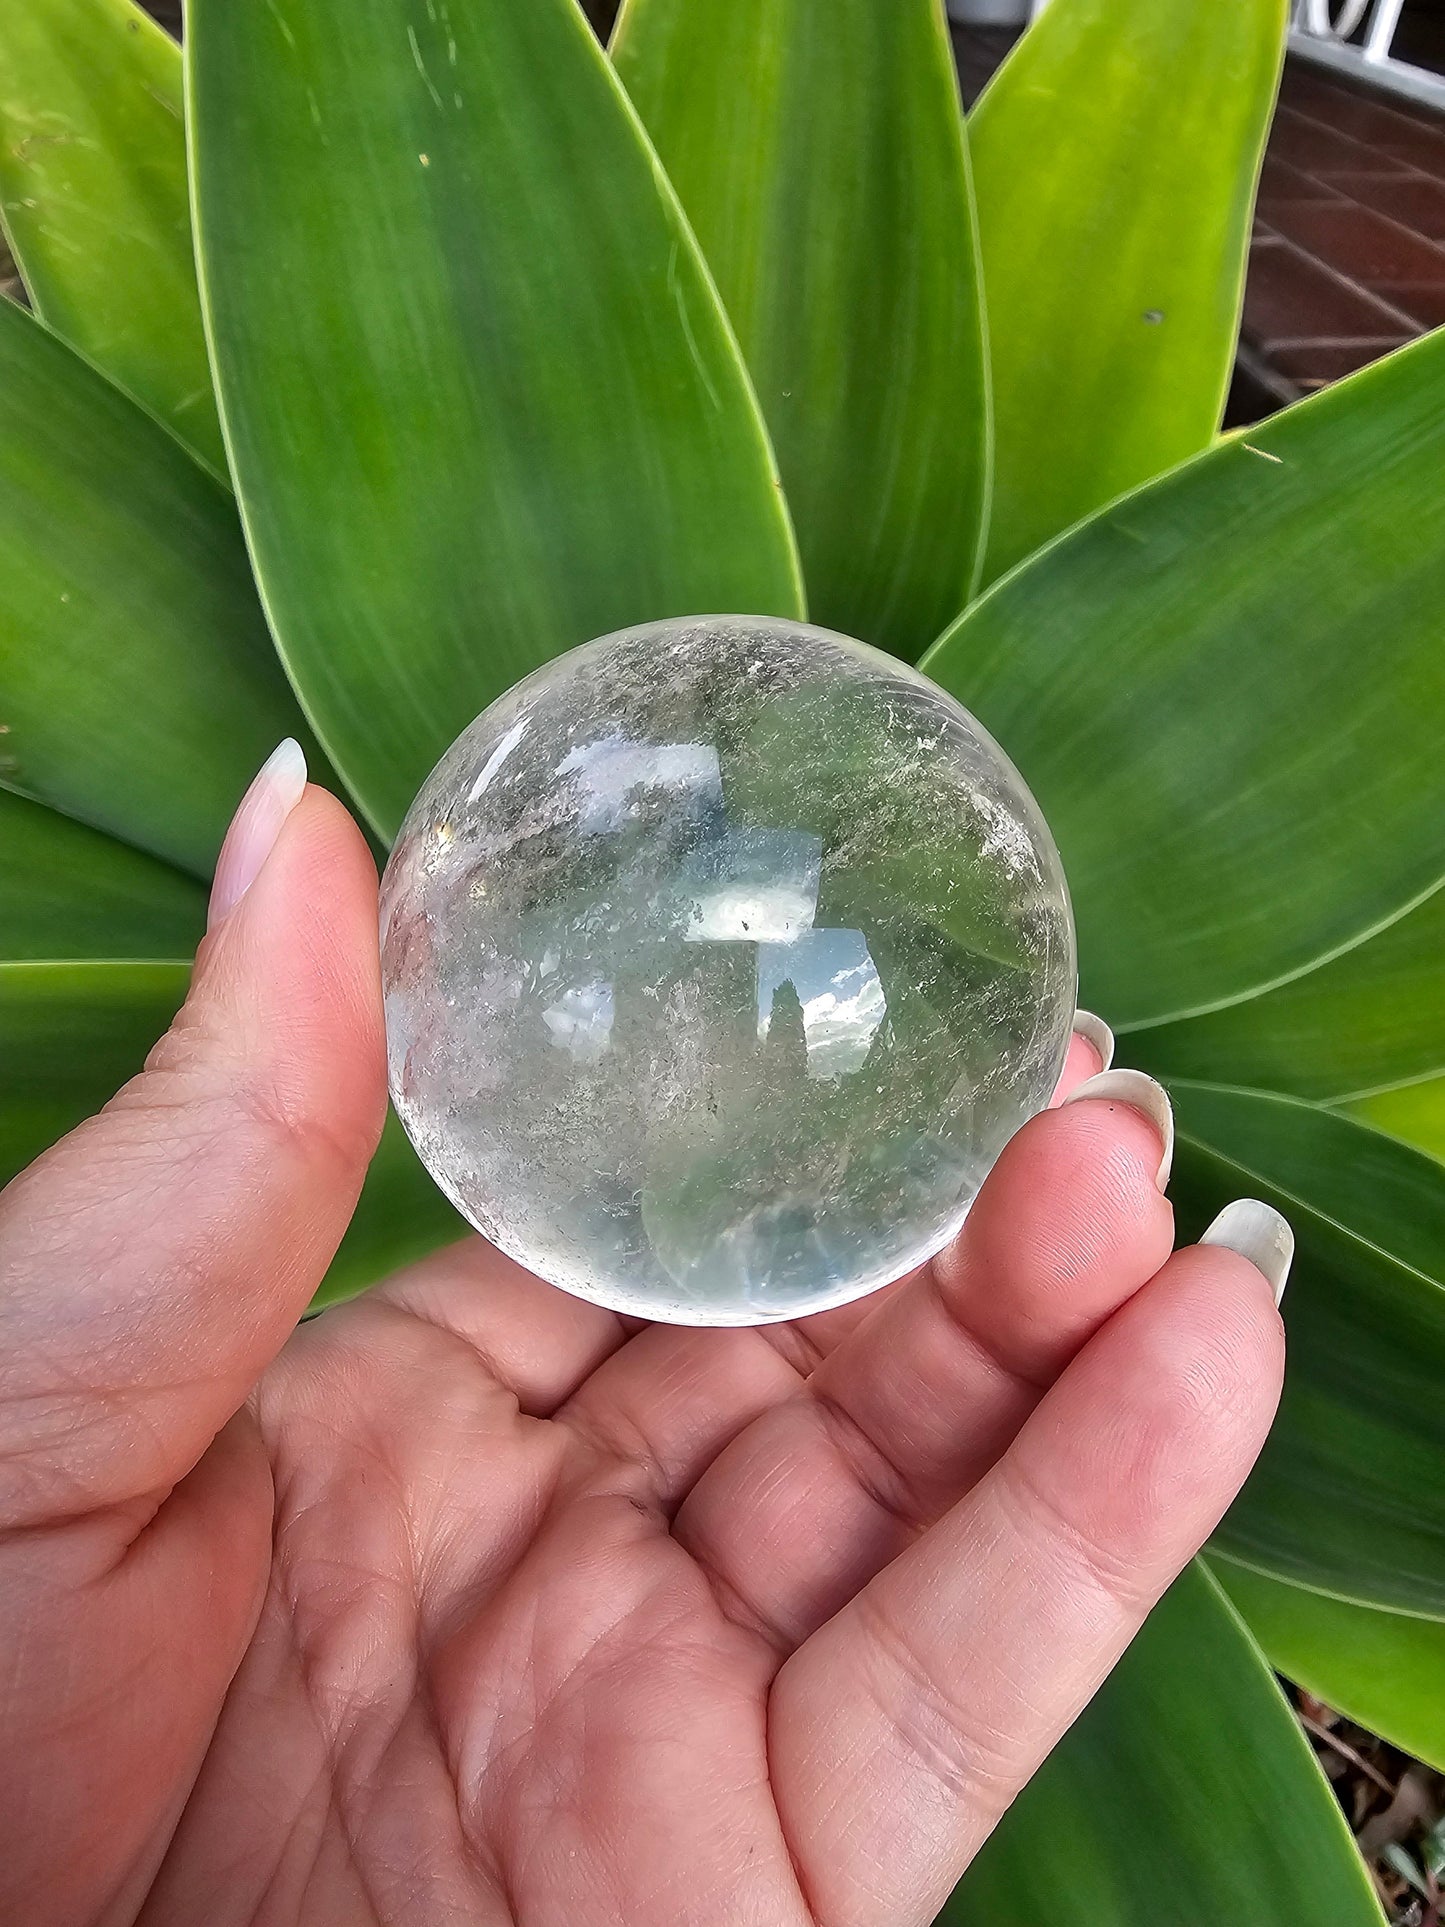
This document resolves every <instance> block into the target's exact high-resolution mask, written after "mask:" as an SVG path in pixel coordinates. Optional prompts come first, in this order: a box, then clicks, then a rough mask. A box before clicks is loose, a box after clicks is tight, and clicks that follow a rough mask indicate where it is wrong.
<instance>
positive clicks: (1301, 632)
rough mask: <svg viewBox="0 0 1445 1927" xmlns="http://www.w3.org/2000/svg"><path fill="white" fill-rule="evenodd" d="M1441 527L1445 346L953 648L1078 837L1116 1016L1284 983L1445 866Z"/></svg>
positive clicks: (1270, 439)
mask: <svg viewBox="0 0 1445 1927" xmlns="http://www.w3.org/2000/svg"><path fill="white" fill-rule="evenodd" d="M1442 516H1445V333H1442V334H1438V335H1432V336H1429V337H1427V338H1426V339H1425V340H1424V341H1422V342H1420V343H1419V344H1417V345H1416V346H1414V347H1411V348H1408V349H1405V350H1404V351H1403V352H1401V353H1400V354H1397V355H1394V356H1392V357H1391V358H1390V359H1389V360H1387V361H1382V362H1379V363H1377V364H1376V365H1375V366H1374V367H1373V368H1370V369H1367V370H1366V371H1365V372H1364V373H1363V374H1361V375H1357V376H1355V377H1353V378H1352V379H1351V380H1349V381H1347V382H1341V383H1340V384H1339V385H1338V386H1337V387H1334V388H1331V389H1328V390H1327V391H1325V392H1324V393H1323V394H1321V395H1319V396H1317V397H1315V398H1313V399H1312V400H1310V401H1307V402H1303V403H1301V404H1299V405H1298V406H1297V407H1295V408H1291V409H1288V410H1287V411H1286V412H1285V413H1283V414H1281V415H1278V416H1276V417H1275V418H1274V419H1273V420H1272V421H1270V422H1268V423H1266V424H1264V425H1263V426H1262V427H1260V428H1258V429H1255V430H1253V431H1251V434H1250V436H1249V438H1248V439H1247V440H1244V441H1239V440H1236V441H1231V442H1226V443H1223V444H1221V445H1220V446H1219V447H1217V448H1215V449H1213V450H1212V451H1211V452H1210V453H1208V454H1206V455H1203V456H1201V457H1200V458H1199V459H1198V460H1196V461H1194V462H1192V463H1190V464H1188V465H1187V466H1186V467H1184V468H1182V469H1178V470H1176V471H1175V472H1174V473H1173V474H1171V475H1168V476H1165V477H1163V478H1162V479H1161V480H1159V481H1157V482H1154V483H1152V484H1150V485H1149V486H1147V487H1145V488H1143V489H1140V490H1139V491H1138V492H1137V493H1136V494H1134V495H1132V496H1129V497H1127V498H1126V499H1125V500H1124V501H1122V502H1118V503H1115V504H1114V505H1113V506H1112V507H1110V508H1108V509H1105V510H1104V511H1103V512H1102V513H1101V514H1099V515H1097V516H1096V517H1094V519H1093V520H1092V521H1089V522H1086V523H1085V524H1084V525H1083V526H1082V527H1080V528H1078V529H1075V530H1073V531H1072V532H1071V533H1070V534H1068V535H1066V536H1064V537H1063V538H1062V539H1061V540H1060V541H1059V542H1057V543H1056V544H1054V545H1053V546H1052V547H1051V548H1049V549H1046V550H1045V551H1044V552H1043V553H1042V554H1041V555H1039V556H1038V557H1036V558H1035V559H1034V560H1033V561H1032V562H1031V563H1029V564H1027V565H1026V566H1025V567H1024V568H1022V569H1020V570H1018V571H1017V572H1016V573H1015V574H1014V575H1012V576H1010V577H1009V578H1008V580H1007V581H1005V582H1001V583H1000V584H998V586H997V587H996V588H995V589H994V590H992V591H991V592H990V593H989V594H988V595H987V596H986V597H985V598H984V599H983V600H982V601H981V602H979V603H976V604H975V605H974V607H973V608H972V609H971V610H970V611H969V612H968V614H967V615H965V616H964V617H963V619H962V620H961V621H960V622H959V623H957V624H956V625H955V626H954V628H953V629H951V630H950V631H949V633H948V634H947V635H946V636H944V637H943V639H942V640H941V641H940V642H939V644H938V645H937V647H936V648H934V649H933V650H931V651H930V652H929V655H928V656H927V658H926V659H925V664H924V666H925V667H926V669H927V670H928V672H929V673H930V674H931V675H933V676H934V677H935V678H936V679H937V680H938V681H939V682H941V683H942V684H943V685H944V686H945V687H946V688H948V689H950V690H952V691H953V692H954V694H955V695H957V696H959V697H960V698H961V699H962V700H963V701H964V702H965V703H966V704H967V705H968V706H969V707H970V708H971V709H974V710H975V711H976V712H977V713H978V715H979V717H980V719H981V720H982V721H983V722H984V723H985V724H986V726H987V727H988V728H989V729H990V730H992V731H993V733H994V735H995V736H997V737H998V739H999V741H1000V742H1001V743H1002V744H1003V745H1004V747H1005V749H1006V750H1007V751H1008V752H1009V754H1010V756H1012V757H1013V759H1014V761H1015V762H1016V763H1017V764H1018V765H1019V767H1020V768H1021V769H1022V771H1023V773H1024V776H1025V778H1026V779H1027V781H1028V782H1029V784H1030V786H1031V787H1032V789H1033V791H1034V793H1035V795H1036V796H1037V797H1038V800H1039V802H1040V804H1041V805H1042V807H1043V810H1044V814H1045V815H1046V816H1047V817H1048V819H1049V822H1050V824H1051V825H1052V827H1053V831H1054V834H1055V836H1056V837H1057V839H1058V842H1059V846H1060V849H1061V850H1062V852H1063V858H1064V865H1065V868H1066V870H1067V871H1068V875H1069V882H1070V886H1071V888H1072V890H1073V893H1074V904H1075V909H1076V911H1077V914H1078V923H1079V956H1080V963H1081V967H1082V973H1083V980H1084V992H1083V994H1084V1000H1085V1002H1086V1003H1088V1005H1089V1006H1090V1008H1092V1009H1095V1010H1098V1011H1101V1012H1102V1013H1103V1014H1104V1015H1105V1016H1106V1017H1107V1018H1108V1019H1109V1021H1110V1022H1111V1023H1112V1024H1115V1025H1116V1026H1119V1027H1120V1028H1125V1027H1130V1026H1134V1025H1138V1024H1143V1023H1148V1022H1158V1021H1161V1020H1163V1019H1164V1018H1166V1017H1173V1016H1177V1015H1182V1014H1185V1013H1190V1012H1196V1011H1201V1010H1206V1009H1210V1008H1213V1007H1215V1006H1218V1005H1222V1004H1224V1003H1227V1002H1230V1001H1232V1000H1235V999H1238V998H1240V997H1242V996H1244V995H1247V994H1249V993H1251V992H1254V991H1258V990H1260V989H1262V988H1264V987H1267V986H1268V985H1271V984H1275V983H1278V982H1280V981H1281V980H1282V979H1284V978H1286V977H1288V976H1291V975H1293V974H1295V973H1297V972H1299V971H1301V970H1304V969H1306V968H1308V967H1309V966H1310V965H1312V964H1314V963H1316V962H1318V961H1319V960H1320V959H1322V958H1324V957H1327V956H1329V955H1331V954H1333V953H1334V952H1335V951H1338V950H1341V949H1343V948H1345V947H1346V946H1348V945H1349V944H1351V943H1353V942H1355V941H1357V940H1358V939H1359V938H1360V937H1361V936H1363V935H1364V934H1365V933H1367V932H1369V931H1370V930H1372V929H1374V928H1376V927H1377V926H1379V925H1380V924H1381V923H1383V922H1384V921H1386V920H1387V919H1389V918H1391V917H1393V916H1395V915H1396V914H1397V913H1398V912H1399V911H1400V909H1401V908H1402V907H1403V906H1404V905H1406V904H1408V903H1410V902H1412V901H1414V900H1416V899H1418V898H1419V897H1421V896H1422V895H1423V894H1424V893H1425V892H1426V891H1428V890H1430V889H1431V888H1433V887H1434V885H1435V884H1436V883H1438V882H1439V880H1440V878H1441V876H1442V874H1445V811H1441V810H1440V809H1438V808H1431V807H1429V806H1428V804H1427V802H1426V801H1425V799H1428V798H1429V797H1430V796H1431V795H1433V794H1434V793H1435V791H1436V789H1437V787H1438V782H1439V762H1440V747H1439V746H1440V742H1441V740H1442V737H1445V677H1442V676H1441V674H1440V641H1439V611H1440V608H1441V605H1442V603H1445V543H1442V542H1441V541H1440V539H1439V525H1440V522H1441V519H1442Z"/></svg>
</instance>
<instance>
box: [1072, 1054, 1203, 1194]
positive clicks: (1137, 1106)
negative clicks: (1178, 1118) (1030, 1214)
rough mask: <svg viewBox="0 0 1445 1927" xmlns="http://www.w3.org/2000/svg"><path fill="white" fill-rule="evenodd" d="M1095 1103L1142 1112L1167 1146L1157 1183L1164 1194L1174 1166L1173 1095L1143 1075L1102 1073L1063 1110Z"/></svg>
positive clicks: (1080, 1087) (1078, 1086) (1089, 1080)
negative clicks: (1122, 1105) (1121, 1105)
mask: <svg viewBox="0 0 1445 1927" xmlns="http://www.w3.org/2000/svg"><path fill="white" fill-rule="evenodd" d="M1092 1101H1097V1102H1100V1103H1104V1104H1127V1105H1128V1106H1129V1108H1130V1110H1131V1111H1138V1112H1139V1114H1140V1115H1141V1116H1142V1117H1147V1118H1148V1120H1149V1122H1150V1123H1151V1124H1152V1125H1153V1126H1154V1129H1155V1130H1156V1131H1157V1132H1158V1133H1159V1138H1160V1141H1161V1143H1162V1144H1163V1146H1164V1156H1163V1157H1162V1158H1161V1159H1160V1162H1159V1172H1158V1176H1157V1177H1156V1178H1155V1180H1154V1182H1155V1183H1156V1184H1157V1185H1158V1186H1159V1189H1160V1190H1161V1191H1162V1190H1164V1189H1165V1187H1166V1186H1167V1185H1168V1183H1169V1173H1170V1171H1171V1170H1172V1168H1173V1165H1174V1106H1173V1105H1172V1104H1171V1103H1170V1102H1169V1093H1168V1092H1167V1091H1166V1090H1165V1088H1164V1086H1163V1085H1162V1084H1156V1083H1155V1081H1154V1079H1153V1078H1152V1077H1146V1076H1145V1075H1144V1073H1143V1071H1100V1072H1099V1073H1098V1075H1097V1076H1095V1077H1088V1078H1085V1080H1084V1082H1083V1083H1082V1084H1076V1085H1075V1086H1074V1088H1073V1090H1071V1091H1070V1092H1069V1094H1068V1096H1067V1097H1066V1098H1065V1099H1064V1102H1063V1104H1061V1105H1060V1106H1059V1109H1060V1110H1063V1109H1064V1108H1065V1107H1066V1106H1068V1105H1070V1104H1084V1103H1089V1102H1092Z"/></svg>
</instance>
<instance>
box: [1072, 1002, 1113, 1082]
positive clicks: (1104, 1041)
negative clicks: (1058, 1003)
mask: <svg viewBox="0 0 1445 1927" xmlns="http://www.w3.org/2000/svg"><path fill="white" fill-rule="evenodd" d="M1074 1035H1075V1037H1082V1038H1083V1040H1084V1042H1085V1043H1086V1044H1087V1045H1088V1046H1089V1048H1090V1049H1091V1050H1092V1051H1093V1052H1094V1054H1095V1056H1097V1058H1098V1060H1099V1069H1100V1071H1106V1070H1108V1068H1109V1066H1110V1065H1111V1064H1112V1063H1113V1061H1114V1033H1113V1031H1111V1030H1110V1028H1109V1026H1108V1025H1107V1024H1106V1023H1105V1022H1104V1020H1103V1018H1102V1017H1096V1016H1095V1015H1094V1013H1093V1011H1092V1010H1076V1011H1075V1012H1074Z"/></svg>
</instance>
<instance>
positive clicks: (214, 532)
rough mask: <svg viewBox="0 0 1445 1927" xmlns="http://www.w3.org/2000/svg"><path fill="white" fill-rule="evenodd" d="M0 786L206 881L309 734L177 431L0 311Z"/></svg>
mask: <svg viewBox="0 0 1445 1927" xmlns="http://www.w3.org/2000/svg"><path fill="white" fill-rule="evenodd" d="M0 725H3V726H4V734H3V735H0V783H3V784H5V785H7V786H8V787H10V788H12V789H17V790H21V791H23V792H25V793H26V794H28V795H31V796H35V797H38V798H39V799H40V800H41V801H42V802H45V803H49V804H52V805H53V806H54V807H55V808H56V809H59V810H61V811H63V812H64V813H65V814H66V815H68V816H74V817H78V818H80V819H81V820H82V821H84V822H87V823H90V824H93V825H94V826H95V827H96V828H98V829H102V830H107V831H109V832H110V833H111V834H112V835H113V836H117V837H119V838H121V839H122V840H123V841H125V842H128V843H134V844H137V845H138V846H140V847H141V848H143V849H147V850H150V851H152V852H153V853H154V854H155V855H157V856H161V857H164V858H166V859H167V860H168V861H170V862H172V863H175V864H178V865H179V866H180V867H181V868H182V869H186V870H190V871H192V872H193V873H195V874H196V875H198V876H208V875H209V874H210V869H211V866H212V864H213V863H214V861H215V856H216V852H217V850H218V849H219V847H220V842H221V838H222V836H223V835H224V833H225V829H226V824H227V822H228V821H229V819H230V815H231V812H232V810H233V809H234V808H235V806H236V804H237V802H238V801H239V799H240V797H241V794H242V792H243V790H244V789H245V787H246V785H247V783H248V782H249V781H250V779H251V777H252V776H253V775H254V774H255V772H256V770H257V768H258V767H259V766H260V764H261V762H262V761H263V760H264V759H265V757H266V756H267V755H269V753H270V752H271V750H272V749H274V748H275V746H276V744H277V743H278V742H279V741H280V740H281V738H282V737H283V736H295V735H300V736H302V738H303V740H305V738H306V731H305V726H304V724H303V722H302V720H301V715H300V711H299V710H298V709H297V707H296V703H295V700H294V698H293V697H292V695H291V692H290V690H289V689H288V688H287V686H286V678H285V676H284V674H283V673H282V670H281V666H280V664H279V663H278V662H277V660H276V655H275V651H274V650H273V649H272V647H271V642H270V638H269V636H268V635H267V632H266V624H265V619H264V617H263V616H262V614H261V609H260V606H259V604H258V602H257V600H256V592H255V587H254V584H253V583H252V580H251V574H250V570H249V567H248V566H247V562H246V551H245V547H244V545H243V543H242V540H241V532H240V530H239V528H238V527H237V524H236V514H235V505H234V504H233V502H232V501H231V498H230V496H229V495H228V494H227V493H226V491H225V489H224V488H222V487H221V485H220V484H219V483H218V482H217V481H215V480H214V479H213V478H212V477H211V476H210V475H208V474H207V473H206V472H205V471H204V470H203V469H202V468H200V467H199V466H198V465H197V464H196V463H195V462H194V461H193V460H192V459H191V457H190V455H188V454H187V453H186V451H185V449H183V448H182V447H181V445H180V443H179V442H177V441H176V440H175V439H174V438H173V437H172V436H171V435H169V434H167V432H166V431H165V429H163V428H161V427H160V426H159V425H158V424H157V423H156V422H154V421H153V420H152V419H151V417H150V416H149V415H147V414H146V413H145V411H144V410H143V409H141V408H139V407H137V405H136V404H135V403H134V402H133V401H131V400H130V399H129V398H128V397H127V396H125V395H123V394H122V393H121V392H120V390H119V389H118V388H114V387H112V386H111V384H110V383H109V382H108V381H106V380H105V379H104V378H103V377H102V376H101V375H99V374H98V373H97V372H96V371H95V369H94V368H91V367H89V366H88V365H87V364H86V363H85V362H84V361H82V360H81V358H80V357H79V356H78V355H77V354H75V353H74V352H73V350H71V349H70V348H68V347H66V345H65V344H64V342H62V341H60V340H59V339H57V338H56V337H55V336H54V335H52V334H49V333H48V332H47V331H46V330H45V329H44V328H42V327H41V326H40V324H39V323H38V322H37V321H35V320H34V319H33V317H32V316H30V315H28V314H26V313H25V312H24V311H23V310H22V309H20V308H17V307H15V306H14V305H13V304H11V303H9V302H0Z"/></svg>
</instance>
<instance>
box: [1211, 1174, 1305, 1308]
mask: <svg viewBox="0 0 1445 1927" xmlns="http://www.w3.org/2000/svg"><path fill="white" fill-rule="evenodd" d="M1199 1242H1200V1244H1202V1245H1218V1246H1219V1247H1220V1249H1221V1250H1224V1251H1237V1252H1238V1253H1239V1255H1240V1257H1241V1258H1248V1260H1249V1262H1250V1263H1251V1264H1252V1265H1253V1266H1254V1268H1255V1270H1256V1271H1258V1272H1260V1273H1261V1274H1262V1275H1263V1277H1264V1280H1265V1283H1266V1284H1267V1285H1268V1286H1269V1288H1270V1290H1271V1291H1272V1292H1273V1293H1274V1302H1275V1303H1276V1304H1278V1303H1279V1301H1280V1300H1281V1298H1283V1297H1284V1288H1285V1286H1286V1284H1287V1283H1288V1282H1289V1268H1290V1263H1291V1261H1292V1259H1293V1258H1294V1232H1293V1231H1291V1229H1290V1225H1289V1219H1288V1218H1285V1217H1282V1216H1281V1215H1280V1213H1279V1212H1278V1211H1276V1210H1275V1208H1274V1206H1273V1205H1269V1204H1261V1203H1260V1201H1259V1199H1258V1198H1236V1199H1235V1201H1234V1203H1233V1204H1227V1205H1225V1207H1224V1209H1223V1210H1222V1211H1221V1212H1220V1214H1219V1216H1218V1217H1217V1218H1216V1219H1215V1220H1214V1223H1213V1224H1212V1225H1210V1227H1209V1229H1208V1230H1207V1231H1206V1232H1205V1234H1204V1236H1203V1237H1202V1238H1201V1239H1200V1240H1199Z"/></svg>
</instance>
